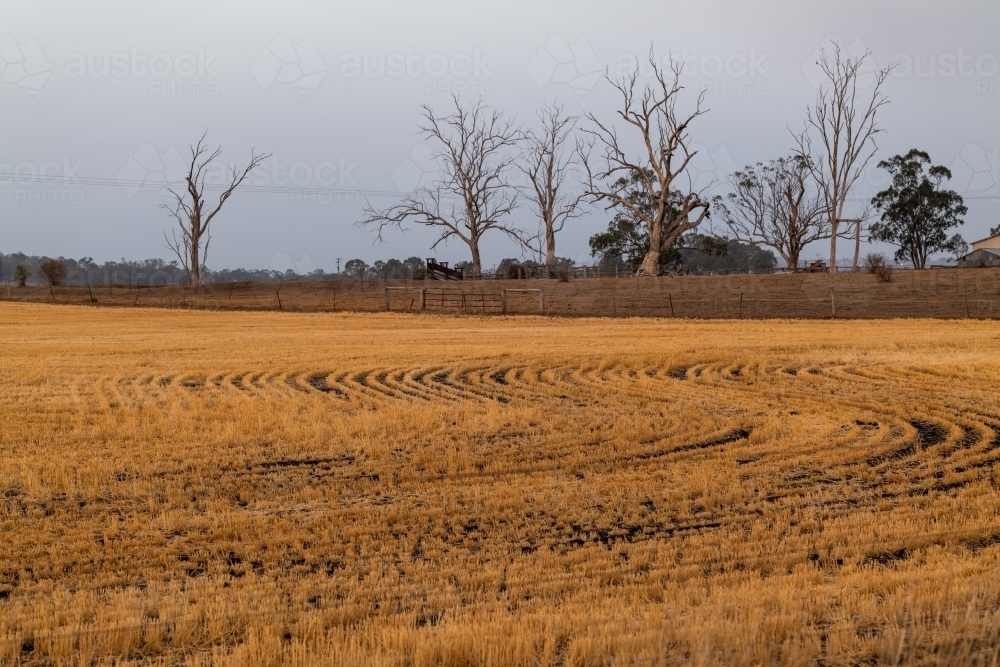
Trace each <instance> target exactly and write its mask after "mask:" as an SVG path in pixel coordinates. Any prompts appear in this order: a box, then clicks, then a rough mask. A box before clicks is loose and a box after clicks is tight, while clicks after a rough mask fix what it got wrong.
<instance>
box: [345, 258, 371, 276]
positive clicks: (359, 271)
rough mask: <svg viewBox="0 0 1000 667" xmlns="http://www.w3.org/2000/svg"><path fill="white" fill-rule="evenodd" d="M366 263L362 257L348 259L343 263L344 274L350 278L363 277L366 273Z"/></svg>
mask: <svg viewBox="0 0 1000 667" xmlns="http://www.w3.org/2000/svg"><path fill="white" fill-rule="evenodd" d="M368 268H369V267H368V264H367V263H366V262H365V260H363V259H349V260H347V263H346V264H344V274H345V275H347V276H350V277H352V278H364V277H365V275H366V274H367V273H368Z"/></svg>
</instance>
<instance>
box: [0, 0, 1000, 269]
mask: <svg viewBox="0 0 1000 667" xmlns="http://www.w3.org/2000/svg"><path fill="white" fill-rule="evenodd" d="M998 27H1000V3H998V2H997V1H996V0H954V1H952V2H947V3H946V2H928V1H914V0H892V1H882V2H872V1H870V0H869V1H865V2H854V1H851V2H845V1H839V2H833V1H825V2H814V1H803V0H783V1H778V0H771V1H761V2H752V3H751V2H722V1H714V2H713V1H703V2H690V1H688V2H674V1H670V2H663V1H659V2H652V1H649V2H646V1H643V2H621V1H619V2H594V1H580V0H577V1H574V2H568V1H565V2H544V1H539V0H533V1H530V2H525V1H522V0H507V1H506V2H491V3H485V2H470V1H468V0H465V1H462V2H443V1H436V2H423V3H413V2H401V1H392V2H389V1H383V2H362V3H356V2H352V3H346V2H342V3H318V2H310V3H306V2H221V1H216V2H171V3H135V2H101V1H95V2H88V3H77V2H45V3H39V2H26V1H25V2H21V1H15V0H4V1H3V2H2V3H0V35H2V45H0V46H2V49H0V51H2V52H0V58H2V62H0V67H2V68H3V72H2V82H0V109H2V116H0V118H2V125H0V128H2V129H0V170H2V172H3V173H4V174H7V175H10V174H12V173H13V174H14V176H13V177H9V176H8V177H7V178H5V179H4V181H3V182H2V183H0V252H14V251H23V252H26V253H29V254H47V255H63V256H67V257H74V258H79V257H83V256H92V257H94V258H95V259H97V260H98V261H103V260H107V259H117V258H119V257H123V256H124V257H126V258H130V259H137V258H147V257H168V255H169V251H167V250H166V249H165V247H164V243H163V231H164V230H166V229H168V228H169V226H170V219H169V218H168V217H167V213H166V211H164V210H162V209H160V208H159V205H160V204H161V203H162V202H163V201H164V199H163V196H162V194H161V192H159V191H158V189H157V188H156V187H147V188H143V189H137V188H135V187H133V186H134V184H135V182H136V181H141V180H143V179H145V182H146V183H148V184H153V183H155V182H157V179H163V178H166V179H176V178H178V176H179V174H177V169H178V158H179V159H180V161H183V160H184V159H185V157H186V154H187V151H188V145H189V144H190V143H192V142H194V141H196V140H197V138H198V137H199V136H200V135H201V133H202V132H203V131H204V130H205V129H207V130H208V133H209V134H208V140H209V142H210V143H212V144H218V145H221V146H222V147H223V150H224V153H223V158H224V159H226V160H231V161H234V162H237V163H238V162H243V161H245V160H246V159H247V158H248V157H249V155H250V151H251V149H252V148H254V147H255V148H257V149H258V150H263V151H268V152H273V157H272V158H271V160H269V161H268V163H267V164H266V166H265V168H264V169H263V170H262V171H261V172H260V173H259V174H258V175H257V177H256V178H255V180H254V185H255V187H254V188H248V189H247V190H245V191H240V192H237V194H236V195H234V196H233V198H232V199H231V200H230V201H229V203H227V205H226V207H225V208H224V209H223V212H222V213H221V214H220V216H219V218H218V219H217V221H216V222H215V223H213V225H216V227H215V231H214V235H213V240H212V248H211V256H210V258H209V266H210V267H211V268H215V269H219V268H225V267H229V268H232V267H236V266H244V267H248V268H261V267H265V266H271V267H272V268H277V269H285V268H294V269H298V270H300V271H306V270H311V269H313V268H323V269H326V270H332V268H333V267H334V266H335V261H336V258H338V257H340V258H344V259H348V258H352V257H360V258H363V259H365V260H367V261H368V262H371V261H373V260H375V259H378V258H387V257H390V256H395V257H400V258H402V257H406V256H409V255H418V256H421V257H426V256H431V254H430V253H429V251H428V247H429V245H430V243H431V242H432V241H433V238H434V236H433V235H432V233H431V232H429V231H428V230H423V229H419V228H412V229H411V231H409V232H407V233H405V234H402V233H396V234H392V235H390V236H389V237H388V242H387V243H386V244H384V245H382V246H376V247H373V246H372V240H373V239H372V236H371V235H370V234H366V233H365V232H363V231H361V230H359V229H357V228H356V227H355V226H354V222H355V221H356V220H357V219H358V217H359V213H360V208H361V202H360V200H362V199H363V198H364V195H358V194H356V192H358V191H368V192H375V193H376V195H374V196H372V197H371V201H372V202H373V203H376V204H385V205H388V204H390V203H392V201H393V198H392V197H391V196H388V195H391V194H392V193H394V192H401V191H406V190H409V189H412V188H413V187H415V186H416V185H417V184H418V183H420V179H421V178H423V179H424V182H426V179H427V178H429V177H430V176H432V174H431V175H428V174H427V173H425V172H428V171H429V170H432V169H433V165H430V164H428V163H427V161H426V158H425V154H426V151H425V148H423V147H422V141H421V138H420V137H419V136H418V134H417V122H418V120H419V111H420V105H421V104H428V105H431V106H432V107H434V108H435V109H440V110H442V111H444V110H446V109H447V107H448V106H449V105H450V104H451V98H450V96H451V94H452V93H458V94H459V95H461V96H462V97H463V98H466V99H473V98H477V97H479V96H482V97H483V98H484V99H486V100H487V101H488V102H489V103H490V104H492V105H495V106H497V107H500V108H502V109H504V110H505V111H507V112H509V113H511V114H513V115H515V116H516V117H517V118H518V119H519V120H521V121H523V122H524V123H525V124H526V125H530V124H531V122H532V121H534V120H535V111H536V109H537V108H538V107H539V106H541V105H542V104H543V103H546V102H553V101H559V102H562V103H563V104H564V105H565V107H566V109H567V110H568V111H569V112H571V113H573V114H581V115H582V114H584V113H587V112H593V113H595V114H597V115H598V116H600V117H602V118H608V119H609V120H610V119H611V117H612V113H613V110H614V107H615V104H616V103H617V101H618V100H617V99H616V98H615V96H614V95H613V94H612V93H613V92H614V91H613V89H612V88H611V86H610V85H609V84H608V83H607V82H606V81H603V80H602V79H601V76H602V74H603V71H604V69H605V68H610V71H611V73H612V75H614V73H615V71H616V70H617V69H618V68H619V67H622V66H628V65H629V64H630V63H632V62H634V61H635V59H639V60H641V59H642V58H644V57H645V55H646V53H647V52H648V50H649V48H650V44H651V43H652V44H653V47H654V49H655V51H656V52H657V53H658V54H662V55H663V56H666V55H667V54H668V53H672V54H673V55H674V56H675V57H678V58H684V59H685V60H686V63H687V65H686V69H685V74H684V77H683V82H684V84H685V86H686V87H687V90H686V91H685V92H684V93H683V95H684V96H685V99H687V100H689V101H691V100H693V99H694V97H695V96H696V95H697V93H698V91H700V90H702V89H705V90H706V91H707V92H706V106H707V107H708V108H709V109H710V112H709V113H708V114H707V115H705V116H704V117H702V118H701V119H699V120H698V121H697V122H696V124H695V125H694V126H693V127H692V130H691V135H692V140H693V141H694V142H695V143H696V144H697V145H698V146H699V147H700V148H701V153H700V155H699V161H698V164H697V173H696V174H695V176H696V178H697V179H700V180H699V183H702V184H703V183H708V182H710V181H711V180H712V179H713V178H715V179H717V180H721V181H724V178H725V176H726V174H727V173H729V172H731V171H732V170H733V169H735V168H738V167H740V166H742V165H745V164H748V163H752V162H756V161H759V160H767V159H771V158H774V157H778V156H780V155H783V154H786V153H787V152H788V151H789V150H790V148H791V143H792V142H791V138H790V134H789V129H788V128H789V127H791V128H794V129H798V128H800V127H801V125H802V122H803V120H804V117H805V110H806V107H807V105H810V104H812V103H813V102H814V100H815V88H814V84H815V76H814V75H815V72H814V69H813V68H812V67H811V65H810V63H812V62H813V60H814V57H815V53H816V52H817V50H818V49H819V48H820V47H821V45H822V44H824V42H826V43H829V40H839V41H840V42H841V43H842V44H843V45H844V46H845V48H847V49H848V51H849V52H852V53H859V52H863V51H864V50H866V49H867V50H870V51H871V53H872V58H873V62H874V63H875V64H877V65H880V66H884V65H886V64H888V63H890V62H893V61H895V62H898V63H900V65H899V67H897V69H896V71H895V72H894V75H893V76H892V77H890V79H889V81H888V83H887V85H886V89H885V90H886V92H887V94H888V95H889V97H890V98H891V100H892V103H891V105H890V106H889V107H887V108H886V109H885V111H884V114H882V116H881V126H882V127H883V128H884V129H885V130H886V132H885V133H884V134H882V135H880V137H879V147H880V148H879V153H878V158H877V159H882V158H886V157H890V156H891V155H894V154H896V153H903V152H905V151H907V150H909V149H910V148H914V147H917V148H921V149H923V150H926V151H928V152H929V153H930V155H931V158H932V159H933V161H934V162H935V163H936V164H944V165H946V166H948V167H951V168H952V170H953V171H954V173H955V178H954V179H953V181H952V183H951V185H952V187H953V188H954V189H956V190H958V191H959V192H961V193H962V194H963V195H965V196H966V197H967V198H968V199H967V204H968V206H969V215H968V216H967V218H966V224H965V225H964V227H963V228H961V229H960V232H961V233H962V234H963V236H964V237H965V238H966V240H969V241H971V240H974V239H978V238H980V237H982V236H984V235H985V234H986V233H987V231H988V229H989V228H990V227H992V226H996V225H997V224H1000V214H998V213H1000V203H998V202H1000V200H998V199H997V196H998V195H1000V192H998V187H997V183H998V181H1000V178H998V170H997V146H998V143H1000V125H998V118H1000V115H998V111H1000V73H998V54H1000V43H998V42H1000V39H998V36H997V35H998ZM876 161H877V160H876ZM874 162H875V161H873V163H872V167H873V168H872V169H871V174H870V175H869V177H868V178H866V179H865V182H864V183H863V184H862V185H861V186H860V187H859V189H858V192H857V193H856V194H857V197H858V198H863V197H865V196H867V197H870V196H871V194H873V193H874V192H875V191H877V189H879V188H880V186H882V185H884V181H883V180H880V179H883V178H884V175H883V174H880V173H879V172H878V170H876V169H874ZM39 174H40V175H41V176H44V177H47V178H48V182H44V181H43V182H38V178H39V176H38V175H39ZM33 177H34V179H33ZM304 188H311V189H313V191H314V192H313V193H312V194H310V193H304V192H302V189H304ZM317 189H318V190H323V191H324V192H321V193H319V194H316V193H315V190H317ZM723 191H724V189H723V188H720V189H719V190H718V192H720V193H721V192H723ZM383 193H384V194H383ZM608 217H609V215H608V214H607V213H605V212H603V211H601V212H595V213H593V214H591V215H588V216H587V217H585V218H583V219H581V220H579V221H576V222H575V224H572V225H570V226H567V229H566V230H565V231H564V232H563V233H562V235H561V236H560V237H559V240H558V243H559V254H560V255H563V256H568V257H571V258H574V259H576V260H577V261H580V262H584V261H589V257H588V247H587V239H588V238H589V236H590V235H591V234H593V233H594V232H596V231H598V230H601V229H603V228H604V227H605V226H606V224H607V220H608ZM517 220H518V221H519V223H520V224H522V225H523V226H525V227H533V226H534V225H535V221H534V219H533V216H532V213H531V210H530V209H529V208H527V207H525V208H524V209H523V210H522V211H521V212H520V213H519V214H518V217H517ZM825 245H826V244H817V246H816V247H811V248H809V249H808V250H807V252H806V253H805V254H806V256H807V257H813V256H819V255H821V254H822V255H824V256H825V254H826V249H825ZM848 245H849V244H848V243H847V242H843V249H842V250H841V255H844V254H846V253H847V251H848ZM434 254H435V255H436V256H437V257H438V258H439V259H448V260H451V261H458V260H461V259H467V251H466V249H465V247H464V246H462V245H461V244H456V243H452V244H451V245H449V246H447V247H446V248H444V249H439V250H437V251H436V252H435V253H434ZM517 254H518V251H517V249H516V248H514V247H513V245H512V244H511V243H510V242H508V241H506V240H505V239H504V238H503V237H502V236H500V235H497V236H495V237H494V238H492V239H490V238H489V237H487V239H486V240H485V241H484V244H483V255H484V264H485V265H487V266H488V265H491V264H493V263H495V262H497V261H498V260H500V259H502V258H503V257H507V256H517Z"/></svg>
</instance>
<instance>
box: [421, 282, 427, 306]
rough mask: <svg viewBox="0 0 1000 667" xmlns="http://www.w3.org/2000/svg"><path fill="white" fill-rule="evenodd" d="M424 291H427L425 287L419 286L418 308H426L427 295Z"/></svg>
mask: <svg viewBox="0 0 1000 667" xmlns="http://www.w3.org/2000/svg"><path fill="white" fill-rule="evenodd" d="M426 291H427V288H426V287H421V288H420V310H427V296H426Z"/></svg>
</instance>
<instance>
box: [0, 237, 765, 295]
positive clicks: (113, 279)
mask: <svg viewBox="0 0 1000 667" xmlns="http://www.w3.org/2000/svg"><path fill="white" fill-rule="evenodd" d="M49 259H57V260H58V261H60V262H62V264H63V266H65V268H66V276H65V278H64V279H63V280H62V284H64V285H77V286H83V285H88V284H89V285H91V286H95V287H96V286H100V285H183V284H185V283H187V282H188V277H187V273H186V272H185V271H184V267H182V266H180V264H178V262H177V261H176V260H173V261H169V262H168V261H165V260H162V259H145V260H138V261H136V260H126V259H124V258H123V259H122V260H121V261H118V262H104V263H103V264H98V263H97V262H95V261H94V260H93V259H92V258H90V257H82V258H80V259H69V258H65V257H58V258H50V257H44V256H43V257H38V256H34V255H25V254H24V253H20V252H18V253H11V254H7V255H5V254H2V253H0V282H8V281H10V282H16V281H15V278H14V270H15V267H17V266H18V265H22V266H24V267H25V268H26V269H27V272H28V274H29V275H30V277H29V278H28V284H29V285H42V284H45V283H46V280H45V279H44V278H43V277H42V276H41V275H40V273H39V266H40V265H41V264H42V263H43V262H45V261H46V260H49ZM556 264H557V266H563V267H571V266H573V264H574V262H573V260H570V259H566V258H562V257H560V258H557V262H556ZM677 264H678V268H680V269H681V270H686V271H690V272H693V273H699V272H707V271H719V270H727V271H740V270H742V271H746V270H753V271H760V270H762V269H763V270H767V269H771V268H773V267H774V265H775V258H774V255H773V254H771V253H770V252H768V251H763V250H761V249H760V248H757V247H752V246H750V245H748V244H742V243H736V242H731V243H730V244H729V248H728V252H726V253H725V254H723V255H719V254H711V253H705V252H700V251H697V250H683V251H681V252H680V253H679V255H678V257H677ZM601 265H602V266H603V267H610V268H614V267H615V266H616V265H617V266H620V267H621V268H622V269H623V272H622V275H629V274H630V273H631V272H632V271H634V269H635V266H633V265H630V264H629V262H628V260H627V259H626V258H622V257H621V256H605V257H604V259H603V261H602V262H601ZM518 267H521V268H522V269H527V270H528V271H529V273H528V274H527V275H525V274H524V273H518V270H517V269H518ZM453 268H456V269H459V270H462V269H465V270H466V271H469V272H471V268H472V266H471V264H470V263H469V262H458V263H456V264H455V265H454V267H453ZM425 270H426V265H425V263H424V260H423V259H421V258H420V257H408V258H406V259H403V260H399V259H387V260H377V261H376V262H375V263H374V264H368V263H367V262H365V261H364V260H361V259H350V260H347V262H345V263H344V264H343V266H342V267H341V272H340V273H336V272H334V273H327V272H325V271H323V270H322V269H317V270H315V271H312V272H310V273H306V274H299V273H295V272H294V271H292V270H291V269H289V270H287V271H274V270H271V269H223V270H221V271H212V270H210V269H206V270H205V271H204V273H203V275H204V280H205V282H210V283H235V282H258V283H270V282H288V281H296V280H334V279H338V278H355V279H367V280H411V279H415V280H422V279H423V278H424V275H425ZM550 273H551V272H550V271H548V270H547V267H544V266H543V265H541V264H539V263H537V262H533V261H530V260H520V259H513V258H507V259H504V260H503V261H501V262H500V263H499V264H498V265H497V267H496V268H495V270H494V271H492V272H489V274H488V275H496V276H498V277H504V278H508V277H510V278H514V277H522V276H524V277H543V276H548V275H549V274H550Z"/></svg>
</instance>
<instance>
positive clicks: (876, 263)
mask: <svg viewBox="0 0 1000 667" xmlns="http://www.w3.org/2000/svg"><path fill="white" fill-rule="evenodd" d="M865 267H866V268H867V269H868V273H871V274H873V275H874V276H876V277H877V278H878V279H879V280H880V281H882V282H884V283H891V282H892V268H891V267H890V266H889V265H888V264H886V262H885V255H883V254H882V253H880V252H873V253H869V254H868V256H867V257H865Z"/></svg>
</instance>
